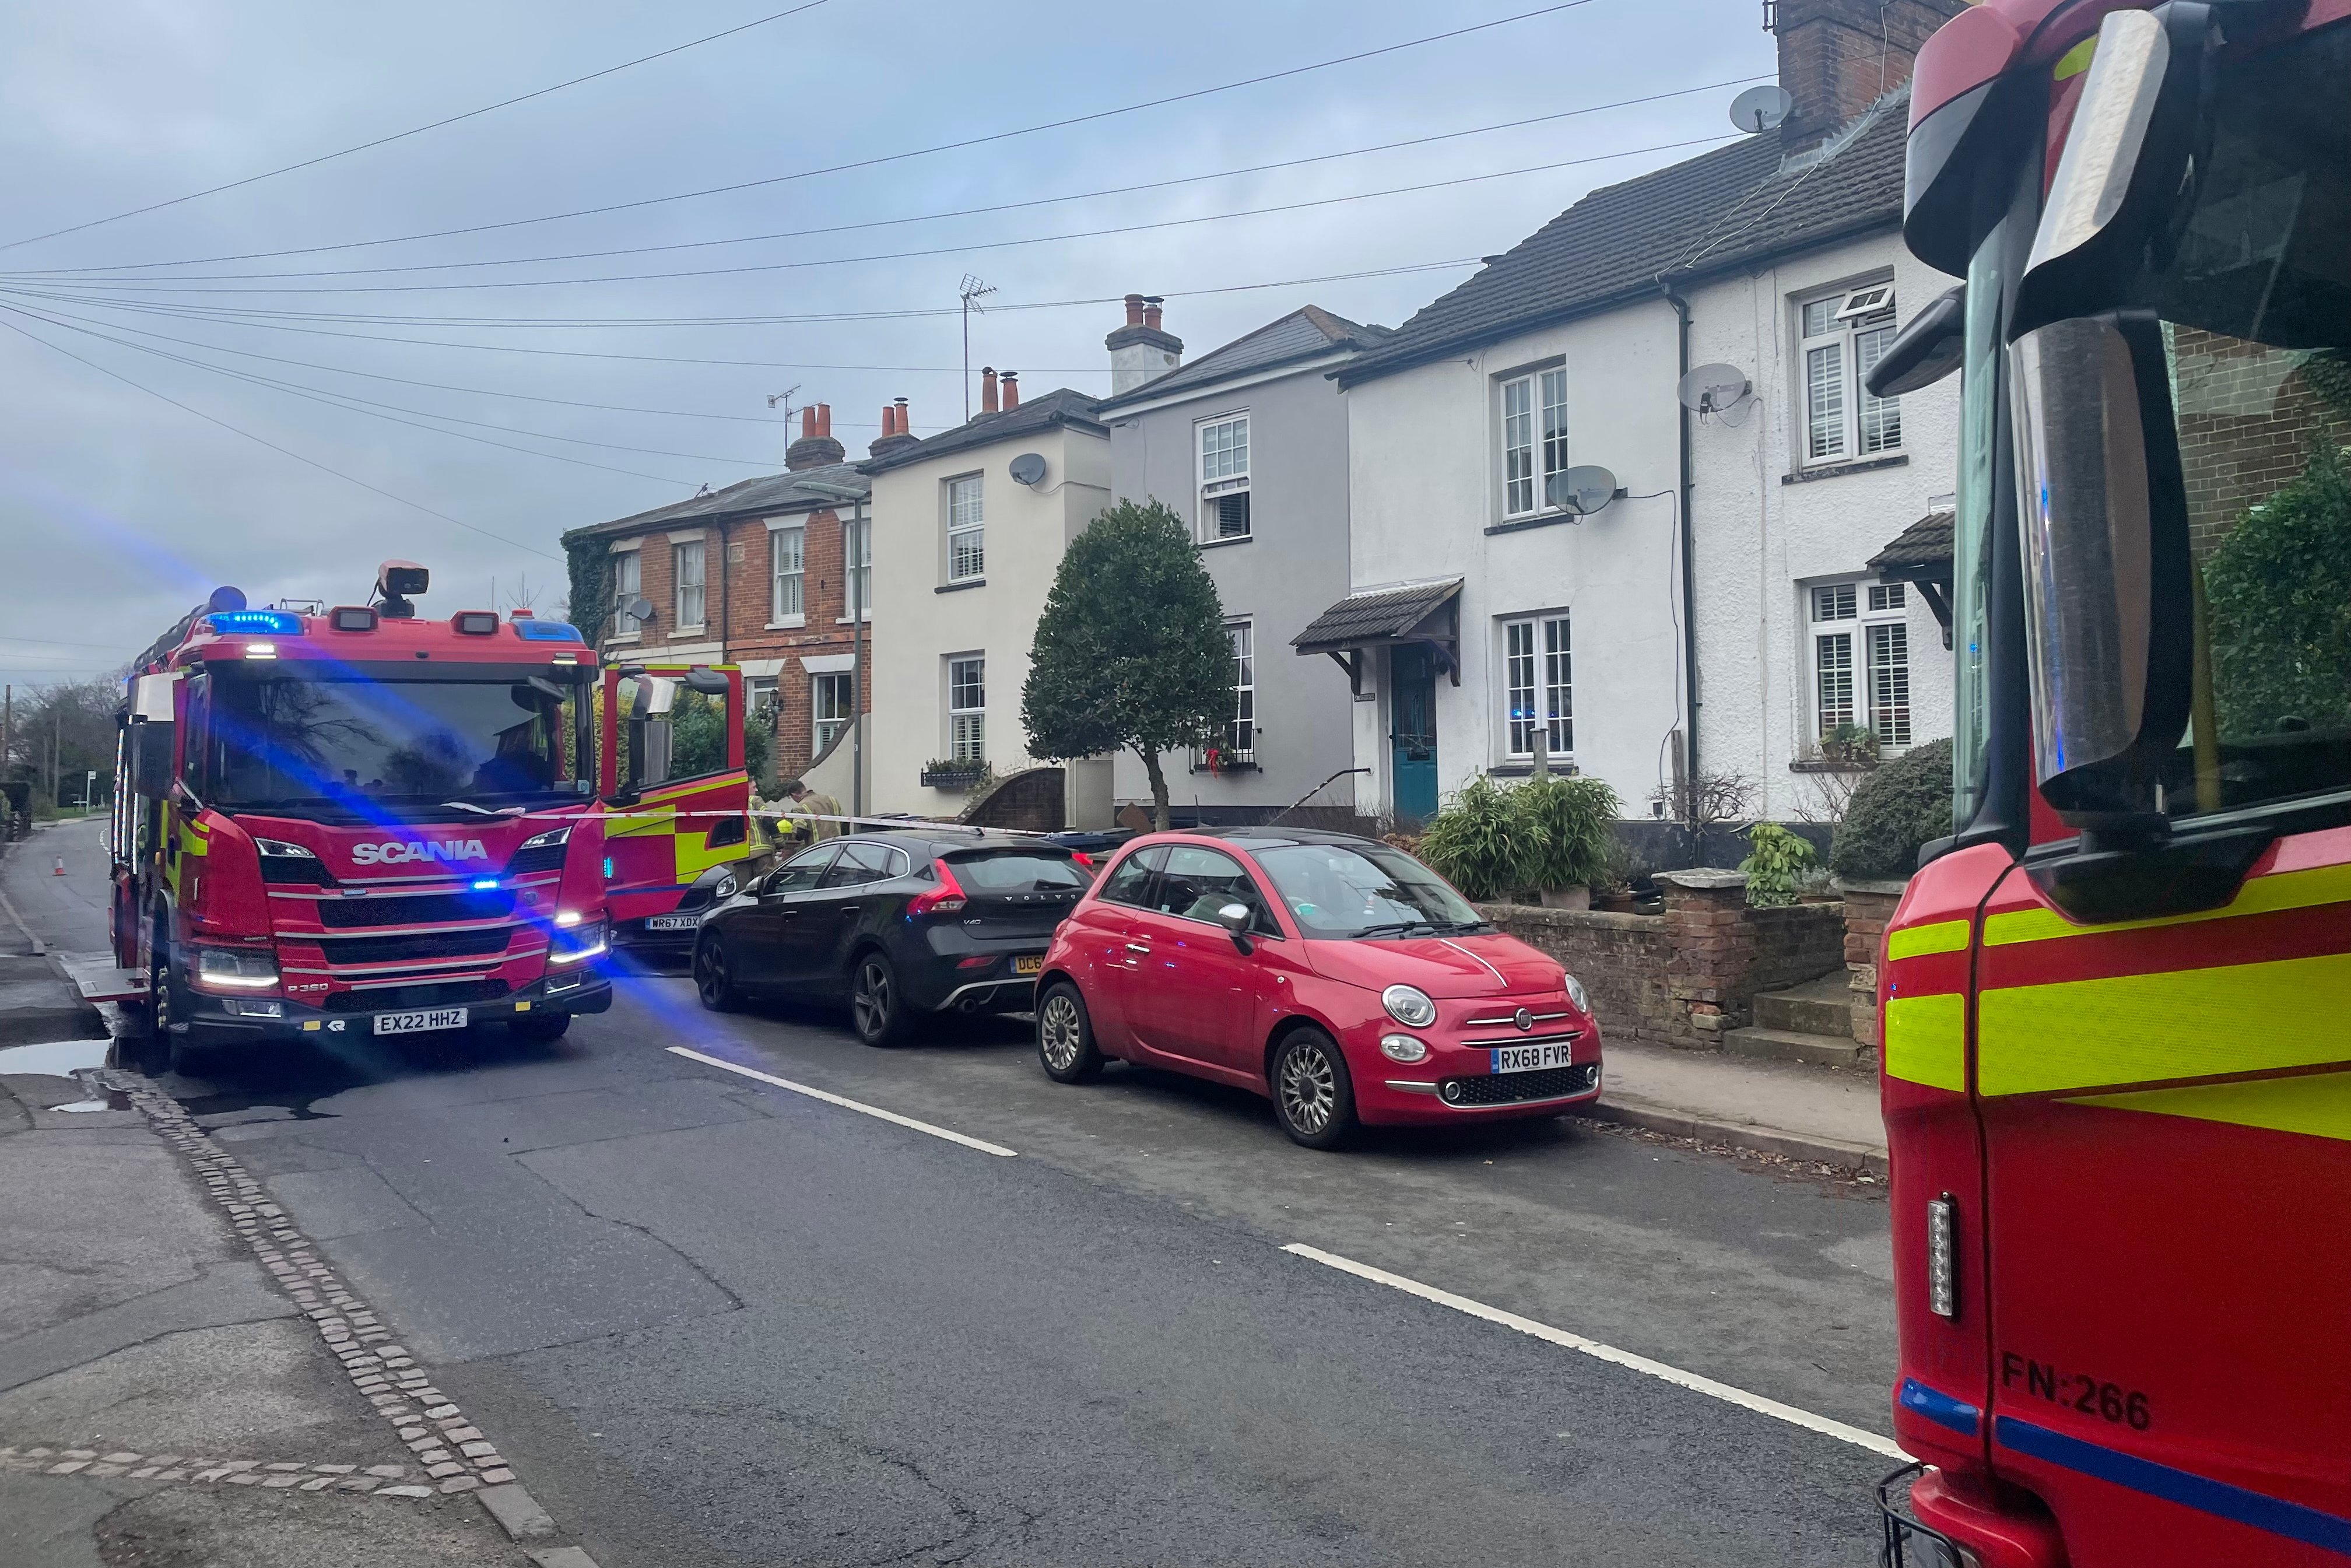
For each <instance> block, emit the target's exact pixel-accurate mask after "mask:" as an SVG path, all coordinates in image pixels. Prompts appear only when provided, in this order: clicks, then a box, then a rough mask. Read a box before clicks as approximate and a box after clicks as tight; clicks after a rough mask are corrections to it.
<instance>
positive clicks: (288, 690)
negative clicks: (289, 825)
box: [199, 663, 595, 816]
mask: <svg viewBox="0 0 2351 1568" xmlns="http://www.w3.org/2000/svg"><path fill="white" fill-rule="evenodd" d="M565 673H566V672H562V671H558V672H555V674H557V675H560V674H565ZM405 674H407V672H406V671H405V670H401V671H399V672H398V674H383V673H375V672H367V671H364V670H361V669H358V668H355V667H353V666H349V665H337V666H332V667H330V668H328V669H323V670H320V671H318V672H315V673H314V672H311V671H308V670H306V669H304V668H303V667H302V666H301V665H299V664H292V663H287V664H277V665H276V666H274V667H272V668H271V669H270V670H269V671H268V672H267V673H266V674H248V673H247V672H246V670H245V669H242V668H239V669H235V670H234V671H233V672H230V673H226V674H225V678H223V676H221V675H215V676H214V677H213V679H214V683H215V685H216V689H215V690H214V692H213V693H212V694H210V700H209V701H208V702H206V703H204V704H203V705H201V707H200V710H199V711H202V712H203V713H204V759H205V773H206V778H205V780H204V788H203V794H204V799H205V800H208V801H209V802H211V803H212V804H214V805H218V806H223V807H227V808H230V809H238V808H242V809H245V810H258V809H263V808H274V809H280V810H296V811H305V810H312V811H321V812H328V813H336V814H340V813H345V812H355V813H357V814H359V815H361V816H372V815H376V814H379V813H381V812H383V811H386V810H391V811H408V810H424V811H427V812H430V811H431V810H432V809H433V808H435V807H438V806H441V805H444V804H445V803H447V802H451V801H461V802H465V803H467V804H472V805H476V806H481V807H485V808H496V807H500V806H513V805H521V806H528V805H532V804H535V803H543V802H545V801H546V800H549V798H556V799H567V798H568V799H577V798H579V797H580V796H582V795H585V794H587V793H588V792H589V791H590V789H591V788H592V787H593V786H592V784H591V782H590V781H591V779H593V777H594V771H595V770H594V767H593V760H592V758H593V753H592V749H591V741H590V708H591V706H592V701H591V698H590V687H588V686H587V685H585V684H584V683H583V682H581V681H579V680H576V679H575V680H572V681H561V680H559V679H556V678H551V677H550V675H549V674H541V673H537V672H532V673H528V674H519V675H517V674H514V673H511V672H507V671H501V672H499V678H496V679H484V678H475V679H465V680H453V679H450V678H448V676H447V675H445V674H438V673H437V672H436V678H434V679H427V680H420V679H413V678H409V679H403V678H400V676H401V675H405Z"/></svg>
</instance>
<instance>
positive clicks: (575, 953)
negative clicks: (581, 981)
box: [547, 915, 607, 964]
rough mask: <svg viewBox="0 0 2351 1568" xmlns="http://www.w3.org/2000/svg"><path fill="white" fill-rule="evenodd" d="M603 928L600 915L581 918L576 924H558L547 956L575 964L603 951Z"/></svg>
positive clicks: (555, 961) (558, 961) (550, 958)
mask: <svg viewBox="0 0 2351 1568" xmlns="http://www.w3.org/2000/svg"><path fill="white" fill-rule="evenodd" d="M606 945H607V944H606V942H605V928H604V921H603V918H602V917H601V915H600V916H598V917H597V918H596V919H594V920H582V921H581V922H580V924H579V925H568V926H559V927H558V928H557V929H556V931H555V933H554V935H553V936H552V938H551V939H550V941H549V946H548V954H547V956H548V957H549V960H551V961H552V962H554V963H558V964H577V963H579V962H580V961H581V960H582V959H586V958H593V957H595V956H597V955H598V954H600V953H601V952H603V950H604V948H605V946H606Z"/></svg>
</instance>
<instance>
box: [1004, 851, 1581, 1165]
mask: <svg viewBox="0 0 2351 1568" xmlns="http://www.w3.org/2000/svg"><path fill="white" fill-rule="evenodd" d="M1037 1054H1038V1056H1039V1058H1040V1060H1041V1061H1042V1062H1043V1063H1044V1067H1045V1071H1046V1072H1047V1073H1048V1074H1049V1075H1050V1076H1051V1077H1053V1078H1054V1079H1056V1080H1058V1081H1060V1082H1063V1083H1076V1082H1082V1081H1083V1080H1085V1079H1088V1078H1091V1077H1092V1076H1093V1075H1094V1074H1095V1073H1097V1072H1099V1071H1102V1061H1103V1059H1104V1058H1106V1057H1113V1056H1115V1057H1119V1058H1122V1059H1123V1060H1125V1061H1134V1062H1142V1063H1144V1064H1147V1065H1149V1066H1153V1067H1166V1068H1172V1069H1174V1070H1175V1071H1178V1072H1189V1073H1193V1074H1196V1075H1197V1076H1199V1077H1202V1078H1212V1079H1215V1080H1217V1082H1223V1083H1237V1084H1239V1085H1240V1086H1241V1087H1243V1088H1246V1089H1252V1090H1255V1091H1256V1092H1258V1093H1259V1094H1263V1095H1266V1096H1268V1097H1269V1098H1270V1099H1271V1100H1272V1101H1273V1105H1274V1113H1275V1115H1276V1117H1277V1119H1279V1120H1280V1123H1281V1128H1282V1131H1283V1132H1285V1133H1287V1134H1290V1137H1292V1138H1293V1139H1295V1140H1297V1141H1298V1142H1299V1143H1301V1144H1304V1145H1307V1146H1308V1147H1310V1148H1317V1149H1327V1148H1331V1147H1333V1146H1334V1145H1337V1144H1339V1143H1340V1142H1342V1141H1343V1139H1344V1138H1345V1137H1346V1136H1347V1134H1349V1133H1350V1132H1352V1131H1353V1129H1354V1127H1355V1126H1356V1124H1359V1123H1374V1124H1379V1123H1404V1122H1417V1123H1436V1122H1449V1121H1456V1120H1459V1119H1461V1118H1465V1117H1477V1116H1553V1115H1557V1114H1558V1113H1560V1112H1561V1111H1562V1110H1565V1109H1566V1108H1568V1107H1569V1106H1571V1105H1573V1104H1575V1103H1578V1102H1580V1101H1586V1100H1591V1099H1593V1098H1594V1097H1596V1096H1597V1095H1598V1094H1599V1092H1600V1029H1599V1026H1598V1025H1597V1024H1595V1023H1594V1022H1593V1019H1592V1009H1591V1005H1590V1002H1589V1001H1588V999H1587V998H1585V996H1584V993H1583V986H1581V985H1580V984H1578V983H1577V981H1576V979H1575V977H1573V976H1572V975H1569V974H1567V973H1565V972H1564V971H1562V969H1561V968H1560V967H1559V964H1558V962H1557V961H1556V960H1555V959H1552V958H1548V957H1545V956H1543V955H1542V954H1541V953H1539V952H1537V951H1536V950H1535V949H1534V948H1532V947H1530V946H1527V945H1526V944H1525V943H1523V942H1520V941H1519V940H1517V939H1516V938H1515V937H1510V936H1502V935H1501V934H1500V933H1499V932H1497V931H1495V930H1494V928H1493V927H1492V926H1490V925H1487V924H1486V922H1485V921H1483V920H1482V919H1480V918H1479V915H1478V911H1477V910H1476V909H1475V908H1473V907H1472V906H1471V905H1470V904H1469V903H1468V901H1467V900H1465V899H1464V898H1463V897H1462V896H1461V895H1460V894H1458V893H1456V892H1454V891H1453V889H1452V888H1451V887H1450V886H1448V885H1447V883H1446V882H1445V881H1444V879H1443V878H1441V877H1439V876H1438V875H1437V873H1435V872H1432V871H1430V870H1429V869H1428V868H1427V867H1426V866H1425V865H1423V864H1421V863H1420V862H1418V861H1416V860H1415V859H1413V858H1412V857H1411V856H1410V855H1408V854H1405V852H1403V851H1401V850H1398V849H1395V848H1392V847H1390V846H1388V845H1386V844H1382V843H1376V842H1374V841H1372V840H1369V839H1360V838H1353V837H1351V836H1348V835H1345V834H1340V833H1319V832H1310V831H1303V830H1292V829H1282V828H1245V829H1235V830H1232V831H1226V832H1220V833H1155V834H1152V835H1150V836H1148V837H1144V838H1140V839H1136V840H1135V841H1133V842H1132V843H1130V844H1128V845H1127V846H1126V848H1125V850H1124V852H1123V853H1122V854H1121V855H1120V856H1119V858H1118V860H1117V861H1116V862H1114V863H1113V864H1112V865H1111V866H1110V867H1109V868H1108V869H1107V870H1106V871H1104V872H1103V873H1102V875H1100V876H1099V877H1097V878H1096V879H1095V881H1094V884H1093V886H1092V888H1091V889H1090V890H1089V891H1088V892H1087V894H1086V895H1085V897H1084V898H1083V899H1082V900H1081V901H1080V903H1079V904H1078V905H1077V907H1076V908H1075V909H1074V910H1072V911H1071V914H1070V916H1069V918H1068V919H1066V920H1064V921H1063V922H1062V923H1061V928H1060V930H1058V931H1057V932H1055V933H1054V936H1053V945H1052V946H1051V947H1050V949H1049V950H1048V951H1047V953H1046V955H1045V966H1044V971H1043V974H1042V975H1041V976H1040V978H1039V981H1038V990H1037Z"/></svg>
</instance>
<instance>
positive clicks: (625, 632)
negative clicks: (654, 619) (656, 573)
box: [612, 549, 645, 643]
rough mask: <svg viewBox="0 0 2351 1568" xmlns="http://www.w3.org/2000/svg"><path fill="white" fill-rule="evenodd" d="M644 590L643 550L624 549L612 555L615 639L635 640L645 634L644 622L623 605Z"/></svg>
mask: <svg viewBox="0 0 2351 1568" xmlns="http://www.w3.org/2000/svg"><path fill="white" fill-rule="evenodd" d="M644 591H645V562H644V552H643V550H637V549H625V550H619V551H616V552H614V554H613V556H612V641H613V642H615V643H619V642H624V641H625V642H634V641H635V640H636V639H638V638H639V637H642V636H643V635H644V631H645V623H644V622H642V621H640V620H638V619H637V618H636V617H635V616H633V615H631V614H629V613H628V612H626V611H624V610H622V608H621V607H622V605H624V604H626V603H628V601H630V600H632V599H634V598H637V597H638V596H639V595H641V594H643V592H644Z"/></svg>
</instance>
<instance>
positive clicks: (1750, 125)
mask: <svg viewBox="0 0 2351 1568" xmlns="http://www.w3.org/2000/svg"><path fill="white" fill-rule="evenodd" d="M1795 107H1796V100H1795V99H1792V98H1791V97H1789V96H1788V89H1786V88H1784V87H1780V86H1778V85H1776V84H1774V83H1771V82H1765V83H1764V84H1763V85H1762V86H1761V87H1750V88H1749V89H1747V90H1746V91H1745V92H1742V93H1740V95H1739V96H1738V97H1737V98H1734V99H1731V100H1730V123H1731V124H1733V125H1736V126H1737V127H1739V129H1740V130H1741V131H1748V132H1750V133H1753V132H1756V131H1769V130H1771V128H1772V127H1773V126H1775V125H1777V124H1779V123H1780V122H1781V121H1782V120H1785V119H1787V118H1788V114H1789V111H1791V110H1793V109H1794V108H1795Z"/></svg>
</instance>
